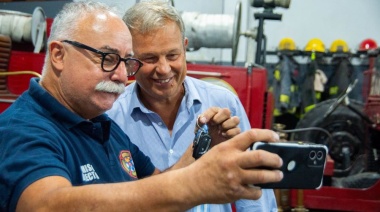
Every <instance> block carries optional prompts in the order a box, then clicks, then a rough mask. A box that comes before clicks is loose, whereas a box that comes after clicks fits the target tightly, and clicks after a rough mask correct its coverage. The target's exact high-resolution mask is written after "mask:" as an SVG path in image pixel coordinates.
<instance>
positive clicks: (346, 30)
mask: <svg viewBox="0 0 380 212" xmlns="http://www.w3.org/2000/svg"><path fill="white" fill-rule="evenodd" d="M100 1H102V2H105V3H108V4H111V5H117V6H118V7H119V8H120V9H121V11H125V10H126V9H127V8H129V7H130V6H131V5H133V4H134V3H135V2H136V1H135V0H100ZM237 1H238V0H207V1H205V0H174V3H175V7H176V8H177V9H178V10H179V11H186V12H201V13H206V14H229V15H234V12H235V6H236V2H237ZM242 11H243V16H242V29H241V31H246V30H247V29H249V28H253V27H257V26H258V21H256V20H254V18H253V13H256V12H260V11H262V8H253V7H251V6H250V4H249V0H242ZM274 12H275V13H280V14H282V20H281V21H272V20H266V21H265V25H264V32H265V35H266V36H267V38H268V44H267V49H268V50H275V49H276V47H277V45H278V43H279V41H280V40H281V39H282V38H284V37H291V38H293V39H294V40H295V42H296V44H297V46H298V47H299V48H300V49H303V48H304V46H305V45H306V43H307V42H308V41H309V40H310V39H311V38H314V37H317V38H320V39H321V40H322V41H323V42H324V43H325V45H326V48H329V47H330V45H331V43H332V42H333V41H334V40H335V39H344V40H346V42H347V43H348V45H349V47H350V48H351V49H352V50H353V51H356V49H357V47H358V45H359V43H360V42H361V41H362V40H363V39H365V38H373V39H375V40H376V41H377V43H378V44H380V1H379V0H360V1H358V0H292V1H291V4H290V8H289V9H283V8H276V9H275V10H274ZM220 36H223V35H220ZM253 45H254V44H253ZM255 48H256V47H253V49H255ZM238 50H239V51H238V55H237V56H238V57H237V61H238V62H245V61H246V57H247V56H246V55H247V38H245V37H244V36H241V37H240V43H239V48H238ZM253 55H254V54H253ZM187 58H188V59H189V60H194V61H203V62H211V61H215V62H230V61H231V50H230V49H224V50H221V49H205V48H201V49H200V50H198V51H196V52H189V53H188V54H187Z"/></svg>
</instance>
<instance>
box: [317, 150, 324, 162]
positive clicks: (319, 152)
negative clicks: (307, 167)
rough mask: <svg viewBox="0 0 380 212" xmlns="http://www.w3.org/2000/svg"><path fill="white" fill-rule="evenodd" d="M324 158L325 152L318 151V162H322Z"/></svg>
mask: <svg viewBox="0 0 380 212" xmlns="http://www.w3.org/2000/svg"><path fill="white" fill-rule="evenodd" d="M322 158H323V152H322V151H318V152H317V159H318V160H322Z"/></svg>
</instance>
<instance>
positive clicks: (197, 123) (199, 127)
mask: <svg viewBox="0 0 380 212" xmlns="http://www.w3.org/2000/svg"><path fill="white" fill-rule="evenodd" d="M200 117H201V115H198V118H197V122H196V125H197V127H198V129H202V127H201V126H199V118H200Z"/></svg>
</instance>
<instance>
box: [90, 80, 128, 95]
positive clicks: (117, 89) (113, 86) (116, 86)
mask: <svg viewBox="0 0 380 212" xmlns="http://www.w3.org/2000/svg"><path fill="white" fill-rule="evenodd" d="M124 89H125V85H124V84H123V83H116V82H112V81H101V82H100V83H98V84H97V85H96V87H95V90H96V91H103V92H108V93H117V94H122V93H124Z"/></svg>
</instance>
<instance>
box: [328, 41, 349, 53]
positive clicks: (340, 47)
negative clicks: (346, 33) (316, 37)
mask: <svg viewBox="0 0 380 212" xmlns="http://www.w3.org/2000/svg"><path fill="white" fill-rule="evenodd" d="M330 52H335V53H337V52H339V53H348V52H350V48H349V47H348V45H347V43H346V41H344V40H342V39H337V40H334V41H333V42H332V44H331V46H330Z"/></svg>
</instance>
